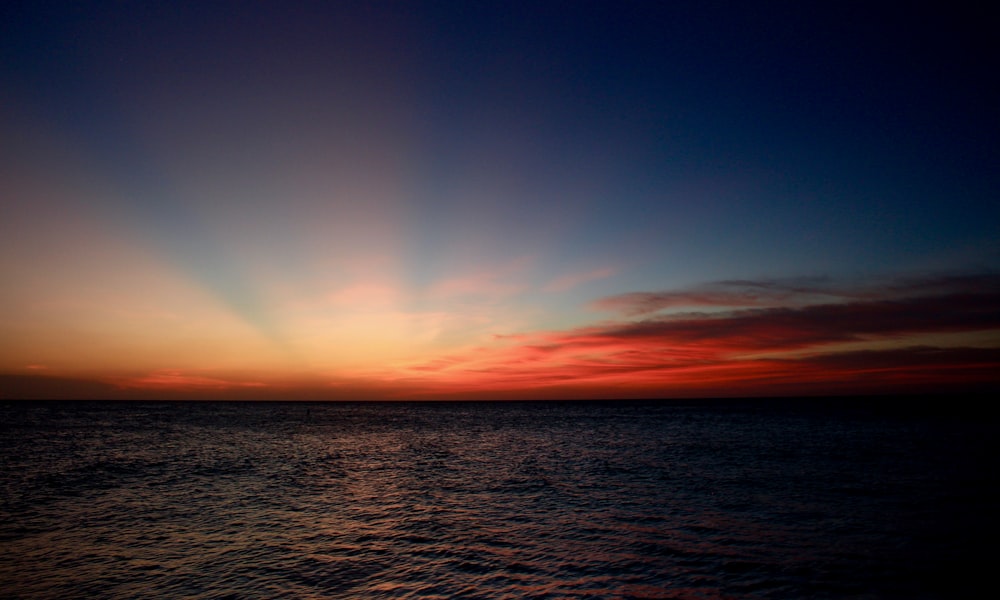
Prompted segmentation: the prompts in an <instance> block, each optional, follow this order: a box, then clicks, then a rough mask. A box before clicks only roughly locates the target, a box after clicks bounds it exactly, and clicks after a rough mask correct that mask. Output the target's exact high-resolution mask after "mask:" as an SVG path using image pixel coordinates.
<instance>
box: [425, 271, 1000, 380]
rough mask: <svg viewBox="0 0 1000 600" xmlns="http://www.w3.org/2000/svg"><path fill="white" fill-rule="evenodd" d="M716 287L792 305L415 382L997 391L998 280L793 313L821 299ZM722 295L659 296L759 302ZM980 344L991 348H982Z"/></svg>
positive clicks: (789, 291)
mask: <svg viewBox="0 0 1000 600" xmlns="http://www.w3.org/2000/svg"><path fill="white" fill-rule="evenodd" d="M758 283H759V285H758ZM707 287H710V286H707ZM715 288H716V289H720V290H722V291H723V292H726V293H728V288H733V289H735V288H739V289H741V290H763V291H764V292H765V293H764V294H762V295H763V296H766V297H767V300H768V301H771V302H774V301H776V300H777V299H778V297H779V296H781V297H782V299H784V300H786V301H787V303H788V305H787V306H770V307H766V308H758V307H753V308H736V309H731V310H721V311H715V312H685V313H675V314H662V315H654V316H650V317H648V318H645V319H642V320H638V321H621V320H619V321H613V322H608V323H604V324H600V325H594V326H589V327H581V328H577V329H572V330H567V331H554V332H543V333H536V334H533V335H530V336H527V337H525V338H523V339H518V338H505V341H508V342H509V341H511V340H513V341H514V342H515V343H513V344H510V343H508V344H506V345H503V346H497V347H483V348H477V349H475V350H471V351H469V352H467V353H465V354H463V355H454V356H451V357H448V358H447V359H438V360H437V361H435V362H433V363H427V364H424V365H420V366H418V367H416V368H415V370H414V373H416V372H420V373H421V374H422V375H424V376H428V375H432V376H433V378H434V379H435V380H436V381H434V383H435V385H432V386H431V390H432V393H448V392H449V390H451V391H454V392H455V393H469V392H470V391H471V392H476V391H478V392H486V391H490V390H492V391H497V390H513V389H516V388H519V387H522V388H523V387H527V388H531V389H534V390H535V391H536V392H541V393H547V392H553V393H555V391H556V390H557V389H561V390H563V391H564V392H565V393H566V395H573V394H579V393H580V391H581V390H584V389H587V390H588V393H590V394H596V395H623V394H624V395H647V396H648V395H666V396H669V395H676V394H681V395H685V394H701V395H704V394H712V393H727V394H733V393H747V394H751V395H752V394H755V393H777V392H782V391H794V392H795V393H801V392H803V391H804V390H806V391H812V392H813V393H829V392H832V391H844V390H846V389H847V388H851V389H855V388H857V389H861V388H864V389H870V390H878V389H888V388H889V387H891V386H893V385H897V386H899V385H903V386H916V385H922V384H935V385H938V386H939V387H940V386H945V385H956V384H961V383H963V382H964V383H967V384H969V385H981V384H990V383H992V384H996V383H997V382H998V377H997V375H996V373H998V372H1000V278H997V277H994V276H969V277H942V278H937V279H933V278H926V279H923V280H910V281H906V282H896V283H890V284H888V285H886V286H883V288H881V289H877V288H875V287H867V288H864V289H862V288H857V287H855V288H846V289H843V290H839V291H838V289H837V288H836V287H835V286H833V285H825V286H824V287H823V288H822V290H823V295H824V296H825V297H828V298H829V297H839V298H841V301H839V302H823V303H817V304H804V305H800V304H799V303H802V302H804V301H805V299H806V298H815V297H817V295H818V291H817V290H818V289H820V288H817V287H815V286H806V285H801V286H791V285H786V284H780V285H779V284H775V283H774V282H724V283H723V284H717V285H716V286H715ZM726 293H720V295H718V296H717V297H716V298H715V299H711V298H708V299H706V297H702V296H697V295H695V294H690V293H689V292H688V291H679V292H666V293H660V294H658V297H659V298H660V299H668V300H669V301H670V302H677V303H679V302H680V301H681V299H683V301H684V302H692V303H693V302H702V303H703V304H702V305H704V303H705V302H712V303H711V304H708V305H709V306H722V300H723V299H725V298H735V299H736V300H740V301H741V302H743V303H744V304H746V303H751V302H758V301H762V300H759V297H757V299H755V298H747V297H745V296H741V295H740V293H734V294H735V295H726ZM614 298H615V301H616V302H617V301H619V300H620V301H621V302H622V304H621V306H622V307H623V308H624V312H625V313H626V314H628V313H631V312H634V311H635V310H636V309H637V307H641V306H648V304H647V303H645V302H646V301H645V299H641V300H640V301H639V302H638V304H631V305H629V304H628V302H631V301H632V300H634V299H635V298H636V296H634V295H623V296H616V297H614ZM741 298H742V300H741ZM622 299H624V300H622ZM984 333H985V334H986V339H987V340H992V342H989V341H988V342H987V344H986V347H983V345H982V339H983V334H984ZM941 335H945V336H952V341H951V343H950V345H949V346H947V347H939V346H933V345H927V344H922V343H920V340H922V339H924V338H927V337H928V336H939V337H940V336H941ZM973 336H978V337H976V338H975V340H978V341H974V340H973ZM977 344H978V345H977ZM859 346H860V349H859V348H858V347H859ZM852 386H853V387H852ZM857 389H855V391H857Z"/></svg>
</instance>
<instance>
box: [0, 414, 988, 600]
mask: <svg viewBox="0 0 1000 600" xmlns="http://www.w3.org/2000/svg"><path fill="white" fill-rule="evenodd" d="M902 402H903V401H897V403H896V404H893V405H890V406H886V405H885V404H884V403H883V404H878V407H879V408H877V409H872V408H871V406H868V405H866V404H865V402H864V401H854V402H852V403H850V405H849V406H842V405H840V404H838V403H837V402H836V401H824V402H819V401H814V400H810V399H805V398H803V399H798V400H795V399H789V400H785V401H782V402H736V403H732V402H689V403H668V402H537V403H532V402H496V403H488V402H482V403H478V402H476V403H329V404H325V403H324V404H321V403H201V402H187V403H133V402H104V403H99V402H97V403H92V402H86V403H82V402H79V403H57V402H34V403H19V402H8V403H5V404H2V405H0V417H2V425H0V596H2V597H5V598H7V597H9V598H78V597H79V598H83V597H86V598H206V599H207V598H296V597H297V598H463V597H464V598H520V597H528V598H948V597H956V596H961V595H963V594H964V593H967V592H970V591H971V590H972V589H974V586H975V585H978V584H980V583H983V582H984V581H985V582H989V581H990V580H991V579H990V577H991V575H990V574H989V573H988V572H985V573H984V572H983V571H981V570H979V569H980V565H982V564H983V562H984V559H989V558H990V553H993V554H995V551H991V550H989V548H991V547H993V546H994V544H995V542H994V539H995V534H996V517H995V516H994V514H995V512H996V509H997V503H996V500H997V469H996V463H995V460H996V442H995V441H994V440H995V436H996V433H997V426H996V422H995V421H983V420H982V419H978V418H964V417H962V416H961V415H957V416H956V415H955V414H954V410H951V411H950V416H947V417H942V416H940V415H938V414H936V413H935V412H934V411H927V412H924V413H913V412H912V411H909V410H906V409H905V407H903V409H902V413H903V414H900V407H902V406H903V404H902ZM984 548H986V550H985V552H986V554H985V555H984Z"/></svg>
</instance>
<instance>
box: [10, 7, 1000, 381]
mask: <svg viewBox="0 0 1000 600" xmlns="http://www.w3.org/2000/svg"><path fill="white" fill-rule="evenodd" d="M654 4H663V5H664V6H652V5H654ZM707 4H710V3H704V2H694V3H685V2H671V3H625V4H624V5H621V3H611V2H607V3H601V2H532V3H521V2H482V3H471V2H457V3H449V2H430V3H423V2H400V3H394V2H391V3H381V2H333V3H327V2H294V3H291V2H239V3H228V2H164V3H155V2H135V3H128V2H126V3H110V2H71V3H70V2H67V3H58V2H7V3H4V7H3V8H2V9H0V10H2V13H0V15H2V16H0V27H2V29H0V77H2V79H0V107H2V110H0V151H2V158H0V169H2V171H0V285H2V287H0V398H17V397H69V398H76V397H98V398H99V397H123V398H124V397H129V398H279V399H280V398H290V399H296V398H309V399H327V398H329V399H345V398H352V399H380V398H393V399H397V398H558V397H584V398H597V397H672V396H719V395H768V394H826V393H868V392H879V393H882V392H900V391H927V390H949V389H958V390H983V389H994V388H996V387H998V383H1000V375H998V373H1000V198H998V190H1000V174H998V173H1000V170H998V169H997V168H996V165H997V164H1000V161H998V159H1000V152H998V146H1000V145H998V143H997V140H998V139H1000V113H998V111H997V109H996V107H998V106H1000V97H998V94H997V90H998V89H1000V82H998V81H997V79H998V75H997V74H998V73H1000V64H998V62H1000V61H998V60H997V57H998V56H1000V53H998V48H997V45H996V41H995V36H994V34H993V32H994V26H995V24H996V23H995V20H994V21H991V20H990V18H989V17H987V16H986V14H985V12H984V13H983V14H976V13H975V12H972V11H967V12H959V11H957V10H956V9H952V8H950V7H949V10H950V11H952V12H947V13H940V12H934V11H932V10H931V9H919V8H916V7H913V6H905V7H903V8H897V7H894V6H892V5H873V4H871V3H864V4H858V5H854V4H853V3H823V4H822V5H821V6H815V5H813V3H807V4H808V5H805V4H803V3H792V2H790V3H773V2H772V3H759V4H756V5H754V3H732V5H731V6H728V5H726V3H723V4H722V5H719V4H712V6H710V7H709V6H706V5H707ZM983 10H985V8H984V9H983Z"/></svg>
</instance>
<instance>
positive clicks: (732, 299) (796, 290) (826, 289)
mask: <svg viewBox="0 0 1000 600" xmlns="http://www.w3.org/2000/svg"><path fill="white" fill-rule="evenodd" d="M997 288H1000V276H997V275H994V274H960V275H955V274H948V275H939V276H924V277H909V278H898V279H894V280H892V281H890V282H879V283H865V282H838V281H834V280H832V279H829V278H824V277H811V278H789V279H764V280H735V279H734V280H724V281H716V282H711V283H706V284H702V285H699V286H695V287H690V288H685V289H681V290H666V291H657V292H629V293H625V294H617V295H614V296H608V297H605V298H600V299H598V300H596V301H594V302H593V303H591V306H592V307H593V308H597V309H600V310H607V311H612V312H616V313H618V314H621V315H624V316H630V317H635V316H642V315H650V314H653V313H656V312H659V311H662V310H666V309H672V308H709V307H716V308H749V307H778V306H784V307H789V306H802V305H808V304H816V303H821V302H831V301H843V300H866V299H869V300H870V299H884V300H889V299H892V298H908V297H913V296H925V295H941V294H951V293H960V292H978V291H984V290H991V289H992V290H996V289H997Z"/></svg>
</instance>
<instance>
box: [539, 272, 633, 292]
mask: <svg viewBox="0 0 1000 600" xmlns="http://www.w3.org/2000/svg"><path fill="white" fill-rule="evenodd" d="M614 273H615V270H614V269H612V268H610V267H604V268H601V269H594V270H592V271H585V272H582V273H570V274H568V275H563V276H562V277H557V278H556V279H553V280H552V281H550V282H549V283H547V284H546V285H545V286H544V287H543V288H542V290H543V291H546V292H565V291H567V290H571V289H573V288H575V287H577V286H581V285H583V284H585V283H590V282H591V281H598V280H600V279H606V278H608V277H611V276H612V275H614Z"/></svg>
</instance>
